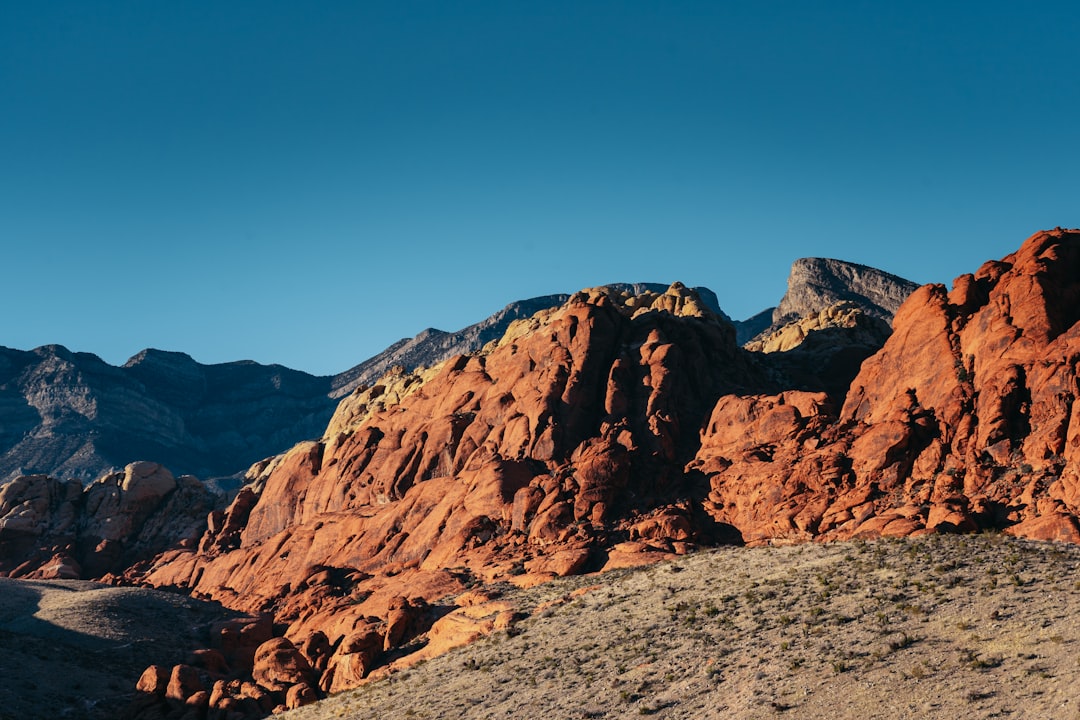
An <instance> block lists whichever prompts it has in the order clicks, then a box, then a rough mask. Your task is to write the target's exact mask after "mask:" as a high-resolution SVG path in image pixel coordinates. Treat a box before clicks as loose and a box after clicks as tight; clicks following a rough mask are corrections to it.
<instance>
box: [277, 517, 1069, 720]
mask: <svg viewBox="0 0 1080 720" xmlns="http://www.w3.org/2000/svg"><path fill="white" fill-rule="evenodd" d="M1078 568H1080V548H1078V547H1075V546H1071V545H1058V544H1049V543H1035V542H1026V541H1019V540H1014V539H1011V538H1007V537H1004V536H1000V535H980V536H926V537H920V538H913V539H907V540H880V541H875V542H856V543H835V544H828V545H813V544H812V545H801V546H794V547H785V548H758V549H721V550H714V551H707V552H701V553H698V554H695V555H692V556H688V557H686V558H683V559H680V560H678V561H676V562H671V563H663V564H659V565H654V566H650V567H647V568H640V569H635V570H624V571H616V572H612V573H608V574H604V575H594V576H588V577H578V578H569V579H565V580H562V581H557V582H553V583H549V584H546V585H543V586H540V587H538V588H533V589H531V590H517V589H515V588H510V587H507V588H506V589H505V598H507V599H510V600H511V601H512V602H513V603H514V604H515V605H516V606H517V607H518V608H519V609H520V610H521V611H522V612H524V613H526V614H527V615H528V617H527V618H526V619H525V620H523V621H522V622H520V623H519V624H518V625H517V626H516V627H515V628H514V629H512V630H511V631H510V632H503V633H498V634H496V635H493V636H491V637H490V638H487V639H485V640H483V641H480V642H478V643H475V644H474V645H471V646H469V647H466V648H463V649H461V650H458V651H454V652H451V653H448V654H447V655H444V656H442V657H439V658H436V659H434V660H430V661H428V662H427V663H424V664H422V665H420V666H417V667H414V668H411V669H408V670H404V671H401V672H398V673H396V674H393V675H391V676H390V678H388V679H386V680H382V681H378V682H372V683H370V684H368V685H365V686H363V687H361V688H359V689H358V690H354V691H350V692H347V693H342V694H340V695H337V696H335V697H332V698H329V699H327V700H324V701H322V702H320V703H318V704H316V705H313V706H309V707H307V708H301V709H300V710H297V711H293V712H292V713H289V714H287V715H286V716H285V717H286V718H288V720H324V719H328V718H357V719H360V718H365V719H366V718H379V717H395V718H536V717H542V718H545V719H547V720H555V719H557V718H625V717H640V716H643V715H646V716H648V715H651V716H655V717H658V718H799V719H806V720H846V719H848V718H850V719H852V720H855V719H858V720H863V719H865V718H869V717H889V718H950V719H952V718H957V717H963V718H965V719H967V718H1076V717H1080V685H1078V684H1077V683H1076V682H1075V681H1076V679H1077V677H1078V675H1080V664H1078V659H1080V623H1077V622H1076V620H1075V618H1076V617H1078V616H1080V574H1078V572H1077V570H1078ZM552 603H554V604H552Z"/></svg>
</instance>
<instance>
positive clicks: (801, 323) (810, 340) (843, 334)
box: [742, 258, 917, 396]
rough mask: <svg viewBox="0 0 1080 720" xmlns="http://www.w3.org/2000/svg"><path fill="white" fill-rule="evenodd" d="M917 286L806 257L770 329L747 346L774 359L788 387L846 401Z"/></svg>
mask: <svg viewBox="0 0 1080 720" xmlns="http://www.w3.org/2000/svg"><path fill="white" fill-rule="evenodd" d="M916 287H917V286H916V285H915V283H912V282H910V281H908V280H904V279H903V278H899V277H897V276H895V275H890V274H889V273H886V272H882V271H881V270H876V269H874V268H870V267H866V266H865V265H856V264H854V263H847V262H843V261H840V260H828V259H824V258H802V259H800V260H796V261H795V262H794V263H793V264H792V266H791V274H790V275H789V277H788V289H787V292H786V293H785V294H784V297H783V299H782V300H781V301H780V305H779V306H777V307H776V308H775V309H774V310H773V312H772V322H771V324H768V326H767V327H764V328H763V329H761V330H760V332H759V333H758V334H757V335H756V336H754V337H752V338H750V339H746V340H744V341H743V343H742V345H743V347H745V348H746V349H747V350H750V351H753V352H760V353H765V354H768V355H770V357H769V359H768V361H767V362H768V363H769V364H770V365H771V366H772V367H773V368H774V369H775V372H776V374H777V377H779V378H782V383H783V384H784V385H785V387H786V388H789V389H795V390H807V391H825V392H828V393H830V394H832V395H834V396H842V395H843V394H844V393H845V392H846V391H847V388H848V385H849V384H850V383H851V380H852V378H854V377H855V374H856V373H857V372H858V371H859V366H860V365H861V364H862V362H863V360H865V359H866V358H868V357H870V356H871V355H873V354H874V353H875V352H877V351H878V350H879V349H880V348H881V346H882V345H884V344H885V340H886V339H887V338H888V337H889V335H890V333H891V331H892V330H891V323H892V319H893V315H894V314H895V313H896V311H897V309H898V308H899V307H900V304H901V303H902V302H903V301H904V299H905V298H906V297H907V296H908V295H910V294H911V293H912V292H913V291H914V290H915V288H916ZM756 317H757V318H758V319H760V318H761V317H762V316H761V315H759V316H756ZM753 320H754V318H752V319H751V320H750V321H747V323H744V327H745V326H748V325H750V324H752V323H753Z"/></svg>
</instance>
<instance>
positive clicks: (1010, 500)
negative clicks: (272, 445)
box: [0, 230, 1080, 712]
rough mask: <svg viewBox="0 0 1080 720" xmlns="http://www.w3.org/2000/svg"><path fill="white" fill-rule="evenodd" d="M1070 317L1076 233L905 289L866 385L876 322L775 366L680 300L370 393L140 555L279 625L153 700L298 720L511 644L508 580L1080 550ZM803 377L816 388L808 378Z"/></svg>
mask: <svg viewBox="0 0 1080 720" xmlns="http://www.w3.org/2000/svg"><path fill="white" fill-rule="evenodd" d="M864 294H865V295H867V297H871V295H870V294H869V291H867V293H864ZM883 296H887V293H883ZM879 299H880V298H879ZM878 305H879V306H880V307H882V308H884V309H885V310H888V306H887V305H884V304H881V303H878ZM1078 320H1080V231H1065V230H1054V231H1050V232H1045V233H1039V234H1036V235H1035V236H1033V237H1032V238H1030V239H1029V240H1028V241H1026V242H1025V243H1024V244H1023V246H1022V247H1021V248H1020V249H1019V250H1018V251H1017V252H1016V253H1014V254H1012V255H1009V256H1008V257H1006V258H1003V259H1002V260H1000V261H995V262H990V263H987V264H986V265H984V266H983V267H982V268H980V269H979V270H978V272H976V273H975V274H973V275H965V276H962V277H960V278H958V279H957V280H956V281H955V283H954V285H953V288H952V290H951V291H949V290H946V288H945V287H943V286H939V285H928V286H924V287H922V288H919V289H918V290H917V291H915V292H914V293H912V294H911V295H910V296H909V297H908V299H907V300H906V301H905V302H904V304H903V305H902V306H901V307H900V308H899V310H897V312H896V315H895V318H894V320H893V328H892V332H891V334H889V335H888V338H887V340H884V346H883V347H882V348H881V349H880V350H878V351H876V352H872V351H869V350H868V351H867V352H868V354H869V357H868V358H866V359H865V360H863V361H862V362H861V364H859V363H852V364H851V365H850V366H848V368H847V369H846V370H844V372H848V373H850V377H853V378H854V379H853V380H852V381H851V383H850V386H849V385H848V384H847V383H843V384H839V385H836V386H833V387H829V386H828V384H827V383H828V382H830V380H829V379H828V378H824V377H823V375H825V374H827V373H826V372H825V371H824V370H822V367H820V366H823V364H825V363H826V360H828V359H835V358H836V357H838V356H837V355H836V354H835V353H833V354H829V353H831V352H833V350H834V349H835V348H833V349H830V342H829V340H828V339H829V338H830V336H831V334H832V333H834V332H841V331H842V332H843V333H844V338H845V342H850V340H851V339H852V338H853V337H854V338H858V337H860V333H865V334H866V337H867V338H868V339H867V340H866V346H867V347H869V346H870V345H872V344H873V342H874V341H875V340H874V339H875V338H877V337H878V336H877V335H875V334H874V333H875V332H876V330H881V327H882V326H881V325H880V324H879V323H883V322H884V321H883V320H881V319H880V318H877V317H876V316H874V315H873V313H871V312H868V311H866V310H865V308H863V307H862V306H859V305H857V304H856V305H853V304H850V303H846V304H845V303H840V304H836V303H832V304H829V305H826V306H824V307H822V308H819V309H817V310H816V311H815V314H813V315H807V316H806V317H803V318H801V319H800V321H799V322H801V323H804V325H803V326H800V327H803V329H802V330H800V332H802V335H801V336H798V333H797V332H795V331H793V330H785V331H782V332H781V333H780V334H779V335H777V336H776V337H775V338H774V340H775V341H776V342H777V346H776V347H775V348H773V349H775V350H776V351H777V352H770V353H766V352H763V351H759V352H750V351H747V350H744V349H742V348H740V347H739V346H738V344H737V341H736V336H735V330H734V328H733V326H732V325H731V324H730V323H728V322H727V321H726V320H725V319H724V318H723V317H721V316H720V315H718V314H717V313H716V312H715V310H714V309H712V308H711V306H710V303H709V302H708V301H707V300H706V299H705V298H703V297H702V296H701V294H700V293H697V292H695V291H693V290H691V289H688V288H686V287H683V286H682V285H681V284H678V283H676V284H674V285H672V286H670V287H669V288H665V289H663V290H662V291H660V290H653V289H648V288H632V287H622V288H620V287H613V286H608V287H601V288H594V289H590V290H585V291H582V292H580V293H577V294H575V295H573V296H571V297H570V298H569V299H568V300H567V301H566V302H565V303H564V304H562V305H559V306H556V307H551V308H548V309H546V310H541V311H539V312H537V313H534V314H533V315H531V316H530V317H528V318H518V319H516V320H515V321H513V322H511V323H510V324H508V325H507V327H506V329H505V331H504V333H503V335H502V336H501V337H500V338H499V339H498V340H494V341H491V342H489V343H487V344H486V345H485V346H484V347H483V348H482V349H480V350H478V351H477V352H475V353H472V354H469V355H460V356H456V357H453V358H450V359H447V360H445V361H443V362H442V363H439V364H436V365H435V366H433V367H429V368H423V369H419V370H412V371H410V370H408V369H405V368H398V369H396V370H394V371H393V372H390V373H388V374H386V375H384V376H383V378H382V379H380V380H379V381H378V382H375V383H373V384H372V385H370V386H367V387H362V388H358V389H357V390H355V391H354V392H353V393H351V394H350V395H349V396H348V397H346V398H345V399H343V401H342V402H341V404H340V405H339V408H338V411H337V413H336V414H335V416H334V417H333V418H332V419H331V421H330V422H329V423H328V425H327V429H326V432H325V433H324V434H323V435H322V437H321V438H319V439H318V440H312V441H307V442H304V443H301V444H299V445H297V446H295V447H294V448H293V449H292V450H291V451H289V452H288V453H286V454H284V455H283V456H281V457H277V458H274V459H272V460H269V461H266V462H264V463H260V464H259V465H257V466H255V467H254V468H253V469H252V472H251V473H250V476H249V480H250V481H249V483H248V484H247V485H246V486H245V487H244V489H243V490H242V491H241V492H240V493H239V494H238V495H237V496H236V498H235V500H234V501H233V502H232V503H231V504H230V505H229V507H227V508H225V509H221V510H217V511H215V512H213V513H210V514H209V518H208V521H207V529H206V531H205V533H203V534H202V536H201V537H200V538H198V539H197V541H195V540H191V541H189V542H186V543H184V544H183V545H182V546H179V547H172V548H169V549H167V550H164V551H163V552H161V553H159V554H157V555H155V556H153V557H150V558H147V556H146V555H145V554H141V555H140V557H142V558H144V559H142V560H139V561H136V562H134V564H131V565H129V566H128V567H127V569H126V570H125V572H124V573H123V576H122V579H123V580H124V581H125V582H131V583H143V584H148V585H153V586H159V587H170V588H178V589H184V590H185V591H187V592H190V593H193V594H196V595H198V596H199V597H204V598H209V599H214V600H218V601H220V602H221V603H222V604H224V605H226V606H228V607H230V608H233V609H236V610H241V611H244V612H247V613H250V614H252V615H257V616H261V617H264V618H268V620H267V625H268V626H269V627H270V629H271V630H272V631H273V632H272V636H271V635H267V634H262V635H259V636H258V638H257V639H258V641H257V642H255V641H254V639H251V641H250V642H247V643H246V644H244V645H243V647H244V648H245V651H244V653H241V654H240V655H242V657H243V658H245V659H244V660H243V661H239V660H236V659H235V658H236V656H237V654H236V653H234V654H233V655H232V656H230V657H232V658H233V659H229V660H227V661H226V662H227V665H228V667H229V668H230V671H231V672H232V673H233V675H232V676H231V679H229V680H228V681H226V680H221V682H222V683H224V684H223V685H221V686H218V685H217V682H218V681H217V680H213V678H212V677H211V676H209V675H208V674H207V672H201V673H200V674H199V680H200V682H201V689H200V686H196V685H195V684H194V683H193V682H187V681H186V680H185V678H188V679H190V673H188V671H187V670H177V669H176V668H175V667H173V668H171V669H169V671H168V681H167V682H166V681H165V680H164V678H165V675H166V673H165V672H155V673H152V674H151V676H150V677H149V678H148V680H147V684H148V686H149V685H151V684H153V687H155V688H158V689H160V688H161V687H162V685H164V688H165V689H164V690H162V691H161V695H160V697H161V698H163V700H162V702H166V701H171V702H173V703H174V704H175V702H178V701H179V700H178V698H177V697H171V698H170V695H169V693H170V690H169V688H170V687H171V686H172V685H173V680H174V679H175V680H176V685H177V687H178V688H180V689H178V690H176V691H175V692H173V695H177V696H185V697H186V699H185V700H183V702H184V703H188V702H196V703H199V704H200V707H203V706H204V705H205V707H222V708H224V707H226V706H228V707H230V708H233V707H240V706H241V704H243V706H244V707H246V708H248V710H245V712H247V711H249V710H250V711H251V712H255V711H256V710H254V708H266V707H267V706H272V707H271V709H273V708H278V707H285V706H287V704H288V703H291V702H301V701H303V699H304V698H310V697H312V696H314V695H318V694H320V693H332V692H338V691H340V690H343V689H345V688H348V687H352V686H355V685H356V684H358V683H362V682H365V681H366V680H367V679H369V678H371V677H378V676H380V675H381V674H384V673H386V672H388V671H389V670H390V669H394V668H399V667H404V666H407V665H408V664H409V663H411V662H416V661H418V660H421V659H425V658H427V657H430V656H431V655H432V654H433V653H435V652H438V651H439V650H440V649H444V648H449V647H453V646H455V645H457V644H460V643H463V642H467V641H469V640H470V639H473V638H475V637H478V636H481V635H483V634H485V633H489V632H493V631H495V630H498V629H505V628H510V627H512V626H513V623H514V622H515V617H514V615H513V612H512V611H511V610H510V608H509V607H508V606H507V605H505V604H503V603H502V602H500V599H499V595H498V588H499V584H500V583H505V582H512V583H516V584H519V585H531V584H535V583H539V582H543V581H545V580H547V579H550V578H553V577H556V576H559V575H568V574H575V573H582V572H588V571H592V570H600V569H610V568H616V567H624V566H629V565H634V564H640V563H644V562H650V561H653V560H656V559H659V558H664V557H671V556H673V555H677V554H680V553H686V552H689V551H691V550H692V549H694V548H695V547H697V546H700V545H705V544H709V545H712V544H718V543H751V544H767V543H789V542H800V541H810V540H818V539H845V538H852V537H877V536H882V535H912V534H919V533H927V532H957V531H971V530H978V529H998V530H1004V531H1006V532H1009V533H1012V534H1016V535H1020V536H1024V537H1035V538H1053V539H1065V540H1072V541H1080V519H1078V518H1080V489H1078V488H1080V429H1078V428H1080V417H1078V412H1080V411H1078V410H1077V409H1076V407H1077V406H1076V402H1075V401H1076V397H1077V394H1078V393H1080V381H1078V379H1077V370H1078V367H1080V324H1078V322H1077V321H1078ZM785 332H787V333H792V335H791V336H790V337H789V336H788V335H785V334H784V333H785ZM886 334H887V333H886ZM789 341H790V342H789ZM770 342H771V341H770ZM838 342H839V341H838ZM762 350H764V348H762ZM871 352H872V354H870V353H871ZM777 358H783V361H784V362H786V363H789V366H787V367H785V366H783V365H780V364H778V362H779V361H778V360H777ZM799 358H802V359H803V362H805V363H807V364H812V365H814V366H815V367H811V368H805V367H804V368H803V370H802V372H804V373H805V376H804V380H803V381H802V382H803V383H804V384H805V385H807V386H810V387H811V388H816V389H810V390H808V389H805V388H799V387H797V385H798V383H795V382H793V381H792V377H793V373H794V372H795V368H796V365H797V363H798V360H799ZM823 358H824V359H823ZM834 380H835V378H834ZM137 475H138V476H140V477H141V475H139V474H138V473H135V472H134V471H133V472H132V478H136V476H137ZM26 482H27V483H29V482H31V481H30V480H27V481H26ZM33 482H39V483H40V482H44V481H41V480H38V481H33ZM178 484H179V483H178ZM129 485H130V487H128V488H127V489H126V490H125V482H124V481H123V480H121V479H117V480H116V481H115V482H114V486H115V492H113V491H112V490H110V489H109V488H105V489H104V490H98V491H97V492H98V493H99V494H100V495H101V497H102V498H103V499H102V501H101V503H102V504H101V507H106V505H108V504H109V503H111V505H108V507H114V508H115V509H116V510H117V513H116V514H117V516H118V517H129V518H132V520H131V521H130V525H131V527H135V526H136V525H137V524H138V522H139V521H138V520H137V519H138V518H141V517H143V513H144V510H141V509H140V508H142V507H143V506H142V505H141V504H139V503H138V502H135V500H136V498H138V497H145V498H155V497H159V498H162V500H164V499H166V498H168V497H170V493H175V492H176V489H172V490H169V483H168V482H167V481H166V480H164V479H160V478H159V479H157V480H155V481H153V482H148V483H146V485H145V487H143V483H142V481H138V480H136V479H133V480H132V483H130V484H129ZM41 487H42V488H44V489H43V490H41V491H40V492H38V493H37V495H38V496H41V497H45V498H47V502H44V504H43V505H42V501H41V500H38V501H36V502H37V503H38V504H37V505H35V504H34V502H32V501H29V500H26V499H24V500H20V501H19V502H18V503H16V502H15V500H14V499H13V500H11V501H10V502H8V506H10V507H11V508H21V509H20V510H19V511H18V512H12V511H10V510H9V511H7V513H6V515H5V517H10V518H11V523H12V525H11V527H12V528H13V529H14V530H18V531H20V532H24V533H25V532H27V529H28V528H37V527H41V526H42V521H35V520H27V518H34V517H38V516H41V515H42V514H43V513H46V511H47V512H48V513H51V514H50V515H48V517H50V518H52V517H55V518H57V519H56V520H49V522H52V523H54V524H56V525H57V526H58V527H60V526H64V522H67V521H66V520H63V518H68V517H69V516H70V515H71V513H70V512H69V511H67V510H65V509H64V507H65V505H64V503H65V502H74V501H73V500H70V495H71V493H72V492H73V490H72V489H71V488H69V487H67V486H62V485H56V486H55V487H54V486H51V485H48V484H47V483H46V484H45V485H43V486H41ZM110 487H112V486H110ZM132 488H143V490H142V491H140V492H137V493H135V494H133V495H132V496H131V499H130V500H128V501H125V499H124V498H125V496H124V494H123V493H124V492H131V491H132ZM106 490H108V492H106ZM163 493H164V494H163ZM24 495H25V496H26V497H29V495H30V493H29V492H26V493H24ZM24 495H19V496H18V497H19V498H22V497H24ZM3 497H5V496H0V499H3ZM11 497H12V498H15V495H14V494H12V496H11ZM35 497H36V496H35ZM16 499H17V498H16ZM125 502H126V503H127V504H126V505H125ZM147 502H149V500H148V501H147ZM39 506H40V507H39ZM125 507H130V510H129V511H125V512H121V509H122V508H125ZM76 516H78V515H77V514H76ZM148 517H151V518H152V517H153V514H151V515H149V516H148ZM142 522H143V523H144V526H145V523H146V522H149V520H145V521H142ZM69 524H70V523H69ZM5 527H6V526H5ZM64 527H66V526H64ZM80 527H82V528H85V529H87V532H89V529H90V528H93V531H92V533H91V535H90V536H91V537H93V538H99V540H98V542H99V543H100V541H101V540H104V539H107V535H108V532H109V528H107V527H104V526H100V525H95V524H93V523H87V522H82V524H81V525H80ZM0 537H2V536H0ZM46 555H47V553H42V557H45V556H46ZM48 557H49V558H51V557H52V556H51V555H50V556H48ZM62 559H63V558H61V560H62ZM73 559H74V561H76V562H82V560H81V559H80V558H79V557H74V558H73ZM62 565H63V563H62V562H61V563H58V564H57V566H58V567H59V566H62ZM264 630H265V627H264ZM268 643H269V644H268ZM222 647H223V648H224V647H225V646H224V644H223V646H222ZM210 649H213V648H210ZM222 652H223V654H224V650H222ZM207 657H210V656H207ZM189 665H191V666H192V667H202V666H198V665H196V664H193V663H189ZM237 668H244V670H243V671H241V672H245V673H247V674H245V675H243V676H242V677H241V676H239V675H237V674H236V673H237ZM203 670H207V667H203ZM256 676H257V677H256ZM211 680H213V682H211ZM155 683H156V684H155ZM245 683H247V684H248V685H245ZM157 692H158V691H157V690H154V693H157ZM189 692H190V694H188V693H189ZM200 693H206V696H203V695H200ZM155 697H157V695H155ZM191 698H197V699H196V700H194V701H192V700H191ZM215 698H216V702H219V703H224V704H223V705H214V703H215ZM290 698H292V699H291V700H290Z"/></svg>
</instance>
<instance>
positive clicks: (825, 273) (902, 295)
mask: <svg viewBox="0 0 1080 720" xmlns="http://www.w3.org/2000/svg"><path fill="white" fill-rule="evenodd" d="M917 287H918V285H917V284H915V283H913V282H911V281H910V280H905V279H904V278H901V277H897V276H896V275H892V274H890V273H887V272H884V271H882V270H878V269H876V268H872V267H867V266H866V265H859V264H857V263H849V262H844V261H843V260H832V259H828V258H801V259H799V260H796V261H795V262H794V263H792V265H791V274H790V275H789V276H788V288H787V292H786V293H785V294H784V297H783V299H781V300H780V304H779V305H777V306H776V309H775V310H774V311H773V324H774V326H778V325H780V324H782V323H784V322H786V321H787V320H788V319H791V318H806V317H811V316H814V315H816V314H818V313H819V312H821V311H822V310H824V309H826V308H828V307H832V306H833V305H836V304H837V303H841V302H848V303H851V304H853V305H855V306H857V307H859V308H861V309H862V310H863V312H864V313H866V314H867V315H869V316H871V317H876V318H880V319H882V320H886V321H888V320H890V319H891V318H892V317H893V315H895V314H896V311H897V310H898V309H899V308H900V306H901V305H902V304H903V302H904V300H906V299H907V297H908V295H910V294H911V293H912V292H914V290H915V288H917Z"/></svg>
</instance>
